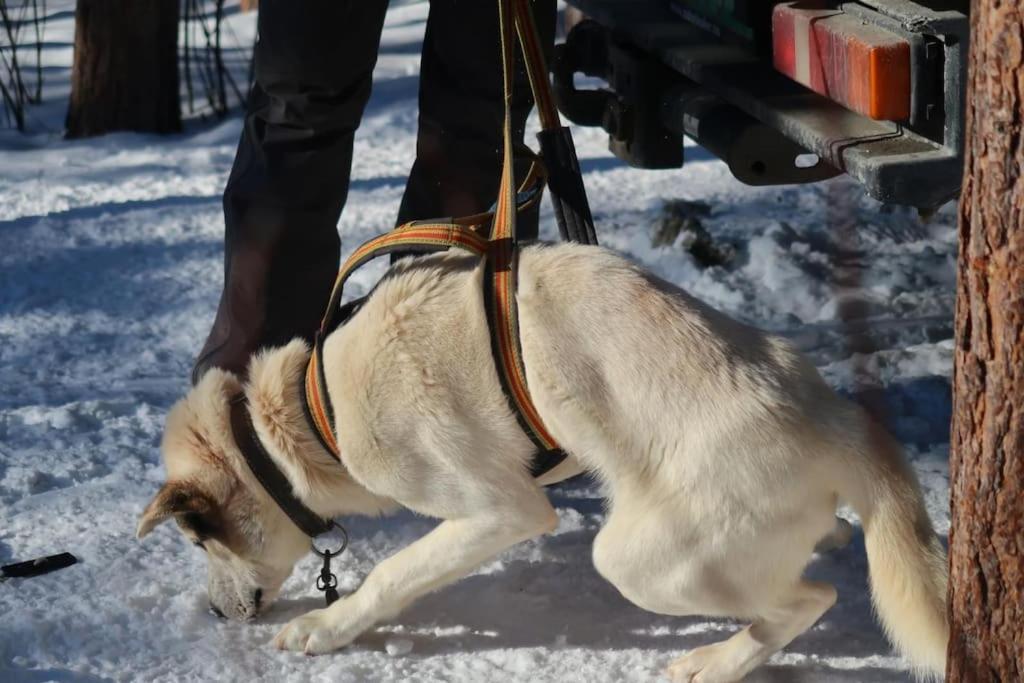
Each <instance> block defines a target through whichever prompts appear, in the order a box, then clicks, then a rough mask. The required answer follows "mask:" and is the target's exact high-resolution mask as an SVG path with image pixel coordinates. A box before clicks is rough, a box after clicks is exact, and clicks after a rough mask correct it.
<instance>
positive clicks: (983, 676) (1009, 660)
mask: <svg viewBox="0 0 1024 683" xmlns="http://www.w3.org/2000/svg"><path fill="white" fill-rule="evenodd" d="M967 93H968V96H967V102H968V110H967V138H966V149H965V156H966V166H965V176H964V184H963V194H962V197H961V201H960V254H959V281H958V284H957V303H956V355H955V367H954V373H953V375H954V406H953V409H954V414H953V433H952V444H951V446H952V454H951V462H950V469H951V472H950V476H951V478H952V515H953V528H952V531H951V533H950V553H949V557H950V620H951V627H952V633H951V637H950V642H949V660H948V669H947V674H948V680H949V681H969V682H971V683H974V682H978V683H983V682H989V681H1000V682H1001V683H1011V682H1013V683H1016V682H1019V681H1022V680H1024V9H1021V6H1020V3H1019V2H1017V0H977V1H976V2H973V3H972V17H971V63H970V75H969V78H968V90H967Z"/></svg>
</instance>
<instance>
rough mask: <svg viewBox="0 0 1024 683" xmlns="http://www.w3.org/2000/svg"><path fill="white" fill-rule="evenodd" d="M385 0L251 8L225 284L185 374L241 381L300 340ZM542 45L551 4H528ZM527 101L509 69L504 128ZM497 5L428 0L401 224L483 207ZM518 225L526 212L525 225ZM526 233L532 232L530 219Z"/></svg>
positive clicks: (319, 284) (489, 184) (487, 198)
mask: <svg viewBox="0 0 1024 683" xmlns="http://www.w3.org/2000/svg"><path fill="white" fill-rule="evenodd" d="M386 8H387V2H386V0H298V1H296V0H262V1H261V2H260V7H259V40H258V42H257V44H256V83H255V86H254V88H253V92H252V95H251V100H250V104H249V111H248V113H247V115H246V117H245V126H244V128H243V131H242V137H241V140H240V141H239V145H238V152H237V154H236V157H235V163H234V166H233V167H232V169H231V176H230V178H229V179H228V184H227V188H226V189H225V191H224V217H225V225H226V229H225V249H224V290H223V293H222V294H221V300H220V304H219V307H218V310H217V317H216V320H215V321H214V325H213V329H212V330H211V332H210V336H209V338H208V339H207V342H206V345H205V346H204V348H203V350H202V352H201V353H200V356H199V359H198V360H197V362H196V368H195V371H194V374H193V378H194V379H195V380H198V377H199V376H200V375H201V374H202V373H203V372H204V371H205V370H206V369H207V368H209V367H213V366H216V367H223V368H225V369H228V370H232V371H235V372H238V373H244V371H245V366H246V363H247V361H248V357H249V355H250V354H251V353H252V352H253V351H255V350H256V349H257V348H260V347H263V346H277V345H281V344H284V343H286V342H287V341H289V340H290V339H292V338H294V337H305V338H306V339H311V338H312V335H313V332H314V331H315V329H316V327H317V324H318V323H319V320H320V316H321V315H322V314H323V308H324V306H325V305H326V303H327V298H328V296H329V294H330V288H331V285H332V283H333V281H334V276H335V274H336V272H337V269H338V260H339V251H340V240H339V237H338V232H337V223H338V218H339V217H340V215H341V210H342V208H343V207H344V205H345V199H346V197H347V195H348V186H349V173H350V170H351V165H352V142H353V136H354V133H355V131H356V128H357V127H358V126H359V122H360V119H361V117H362V114H363V109H364V107H365V106H366V101H367V99H368V98H369V96H370V86H371V79H372V73H373V67H374V64H375V63H376V60H377V50H378V47H379V44H380V34H381V28H382V25H383V22H384V13H385V10H386ZM533 10H534V15H535V17H536V20H537V24H538V27H539V29H540V31H541V33H542V40H543V41H544V42H545V44H547V45H550V44H551V42H552V40H553V35H554V23H555V2H554V0H534V2H533ZM532 106H533V100H532V97H531V95H530V91H529V80H528V79H527V77H526V73H525V71H524V70H523V68H522V65H521V60H520V62H519V65H518V68H517V74H516V83H515V96H514V107H513V109H514V111H513V114H514V115H513V128H514V132H515V136H516V138H517V140H518V141H522V138H523V126H524V123H525V120H526V117H527V115H528V114H529V111H530V109H531V107H532ZM503 117H504V108H503V105H502V77H501V61H500V45H499V36H498V20H497V0H431V3H430V14H429V17H428V19H427V29H426V36H425V38H424V41H423V56H422V62H421V67H420V90H419V129H418V137H417V143H416V160H415V162H414V163H413V165H412V170H411V171H410V174H409V180H408V183H407V185H406V188H405V194H404V195H403V197H402V203H401V206H400V208H399V213H398V220H397V222H398V223H404V222H406V221H409V220H414V219H423V218H440V217H446V216H453V217H454V216H462V215H467V214H472V213H477V212H480V211H485V210H487V209H488V207H490V206H491V204H492V203H493V201H494V199H495V196H496V193H497V188H498V182H499V178H500V173H501V156H500V155H501V125H502V120H503ZM524 218H525V217H524ZM526 223H527V224H526V225H521V228H520V229H521V231H522V233H523V234H524V236H529V234H530V232H531V231H532V232H533V233H534V234H536V218H535V216H534V218H533V225H530V224H529V220H527V222H526Z"/></svg>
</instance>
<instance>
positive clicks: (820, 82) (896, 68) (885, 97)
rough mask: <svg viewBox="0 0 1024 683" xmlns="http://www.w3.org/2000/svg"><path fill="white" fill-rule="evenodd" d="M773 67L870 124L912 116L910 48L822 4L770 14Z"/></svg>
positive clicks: (781, 6)
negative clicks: (871, 122) (869, 118)
mask: <svg viewBox="0 0 1024 683" xmlns="http://www.w3.org/2000/svg"><path fill="white" fill-rule="evenodd" d="M772 54H773V58H774V62H775V68H776V69H778V70H779V71H781V72H782V73H784V74H786V75H787V76H789V77H790V78H792V79H793V80H795V81H797V82H799V83H802V84H803V85H806V86H807V87H808V88H810V89H811V90H814V91H815V92H818V93H821V94H822V95H825V96H826V97H829V98H831V99H833V100H835V101H836V102H839V103H840V104H842V105H844V106H845V107H847V108H849V109H852V110H853V111H855V112H858V113H860V114H864V115H865V116H870V117H871V118H873V119H886V120H891V121H902V120H904V119H907V118H908V117H909V116H910V44H909V43H908V42H907V41H906V40H904V39H903V38H902V37H900V36H899V35H897V34H896V33H893V32H892V31H888V30H886V29H884V28H881V27H878V26H873V25H871V24H866V23H864V21H863V20H862V19H859V18H857V17H853V16H851V15H848V14H844V13H843V12H841V11H840V10H838V9H826V8H822V3H813V2H806V1H804V2H787V3H782V4H779V5H776V6H775V9H774V11H773V12H772Z"/></svg>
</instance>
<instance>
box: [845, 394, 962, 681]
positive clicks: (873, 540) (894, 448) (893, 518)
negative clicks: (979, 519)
mask: <svg viewBox="0 0 1024 683" xmlns="http://www.w3.org/2000/svg"><path fill="white" fill-rule="evenodd" d="M859 417H860V419H859V420H857V421H858V422H860V421H862V420H863V421H864V422H863V423H865V428H864V431H863V436H864V438H863V439H861V445H860V447H858V448H853V449H851V448H850V445H849V442H847V445H846V446H845V447H843V448H842V449H841V451H843V452H844V456H845V457H844V458H843V459H844V461H845V464H846V467H844V468H843V470H844V473H845V474H846V475H847V476H845V477H843V481H841V482H838V486H837V488H838V489H839V495H840V496H841V497H842V498H843V499H844V500H846V501H847V502H849V503H850V505H852V506H853V508H854V510H856V512H857V514H858V515H860V518H861V522H862V524H863V526H864V539H865V545H866V546H867V554H868V565H869V571H870V575H871V592H872V597H873V599H874V604H875V610H876V612H877V613H878V616H879V618H880V621H881V622H882V625H883V627H884V628H885V631H886V633H887V634H888V636H889V639H890V640H891V641H892V643H893V644H894V645H895V646H896V648H897V649H898V650H899V651H900V653H901V654H902V655H903V656H904V657H906V658H907V659H908V660H909V661H910V662H911V664H912V665H913V666H914V669H915V673H916V674H917V675H918V676H919V677H925V678H928V677H940V676H941V675H942V673H943V671H944V670H945V663H946V644H947V642H948V641H949V622H948V619H947V616H946V584H947V582H948V576H949V574H948V568H947V565H946V553H945V551H944V550H943V548H942V545H941V544H940V543H939V540H938V538H936V535H935V531H934V530H933V529H932V524H931V520H930V519H929V518H928V513H927V511H926V510H925V506H924V500H923V498H922V496H921V488H920V485H919V484H918V481H917V477H916V476H915V475H914V472H913V470H911V468H910V465H909V464H908V463H907V462H906V460H905V459H904V458H903V454H902V449H901V448H900V446H899V444H898V443H897V442H896V440H895V439H894V438H893V437H891V436H889V435H888V434H887V433H885V432H884V431H883V430H882V429H881V428H880V427H879V426H877V425H876V424H874V423H873V422H871V421H870V420H869V419H867V417H866V416H864V415H863V414H861V416H859ZM847 424H849V423H847Z"/></svg>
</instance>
